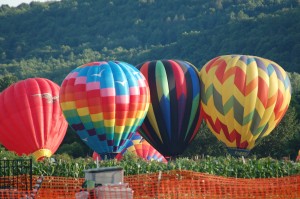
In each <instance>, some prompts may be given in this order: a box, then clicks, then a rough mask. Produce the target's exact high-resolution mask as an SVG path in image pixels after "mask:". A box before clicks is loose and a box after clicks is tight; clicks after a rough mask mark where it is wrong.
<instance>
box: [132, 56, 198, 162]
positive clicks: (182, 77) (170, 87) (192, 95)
mask: <svg viewBox="0 0 300 199" xmlns="http://www.w3.org/2000/svg"><path fill="white" fill-rule="evenodd" d="M137 68H138V69H139V70H140V71H141V72H142V73H143V75H144V76H145V78H146V79H147V81H148V84H149V88H150V98H151V104H150V108H149V111H148V113H147V117H146V118H145V120H144V123H143V125H142V127H141V128H140V129H139V132H140V133H141V135H142V136H143V138H145V139H146V140H147V141H148V142H149V143H150V144H151V145H152V146H153V147H154V148H155V149H156V150H157V151H158V152H160V153H161V154H162V155H163V156H165V157H171V156H177V155H180V154H182V153H183V151H184V150H185V149H186V147H187V146H188V144H189V143H190V142H191V141H192V140H193V139H194V137H195V135H196V134H197V132H198V130H199V127H200V124H201V119H200V115H201V114H200V80H199V76H198V71H197V69H196V67H194V66H193V65H192V64H190V63H188V62H186V61H181V60H156V61H148V62H144V63H142V64H139V65H138V66H137Z"/></svg>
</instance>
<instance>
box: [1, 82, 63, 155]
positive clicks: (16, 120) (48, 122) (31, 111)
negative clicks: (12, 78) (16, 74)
mask: <svg viewBox="0 0 300 199" xmlns="http://www.w3.org/2000/svg"><path fill="white" fill-rule="evenodd" d="M59 89H60V87H59V86H58V85H57V84H55V83H54V82H52V81H50V80H48V79H44V78H29V79H26V80H22V81H19V82H17V83H15V84H13V85H11V86H9V87H8V88H6V89H5V90H4V91H3V92H2V93H1V94H0V109H1V111H0V142H1V143H2V144H3V145H4V146H5V147H6V148H7V149H8V150H11V151H15V152H16V153H17V154H18V155H22V154H26V155H29V154H33V156H34V157H35V158H36V159H41V158H43V157H44V156H46V157H50V156H51V155H52V154H53V153H55V151H56V150H57V148H58V147H59V145H60V144H61V142H62V140H63V138H64V136H65V134H66V131H67V127H68V124H67V122H66V120H65V118H64V116H63V114H62V111H61V108H60V106H59V102H58V96H59Z"/></svg>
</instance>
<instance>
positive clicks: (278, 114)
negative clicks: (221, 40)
mask: <svg viewBox="0 0 300 199" xmlns="http://www.w3.org/2000/svg"><path fill="white" fill-rule="evenodd" d="M199 75H200V79H201V105H202V108H203V114H204V116H203V117H204V119H205V121H206V123H207V125H208V127H209V129H210V130H211V131H212V132H213V134H214V135H215V136H216V137H217V138H218V139H219V140H220V141H222V142H223V143H225V145H226V146H227V147H228V151H229V152H230V153H231V154H232V155H236V156H239V155H247V154H248V153H249V151H250V150H251V149H252V148H253V147H254V146H255V145H256V144H257V143H258V142H259V141H260V140H261V139H262V138H264V137H266V136H267V135H269V134H270V133H271V131H272V130H273V129H274V128H275V127H276V125H277V124H278V123H279V122H280V120H281V119H282V117H283V116H284V114H285V112H286V111H287V109H288V106H289V102H290V99H291V84H290V80H289V78H288V75H287V74H286V72H285V71H284V70H283V69H282V68H281V67H280V66H279V65H278V64H276V63H275V62H273V61H270V60H268V59H264V58H260V57H256V56H246V55H225V56H219V57H216V58H214V59H212V60H210V61H209V62H208V63H206V65H205V66H204V67H203V68H202V69H201V71H200V74H199Z"/></svg>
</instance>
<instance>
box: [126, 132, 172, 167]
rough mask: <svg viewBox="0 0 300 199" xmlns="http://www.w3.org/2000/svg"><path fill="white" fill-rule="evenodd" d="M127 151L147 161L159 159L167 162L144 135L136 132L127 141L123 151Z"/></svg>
mask: <svg viewBox="0 0 300 199" xmlns="http://www.w3.org/2000/svg"><path fill="white" fill-rule="evenodd" d="M127 152H130V153H132V154H135V155H136V156H138V157H140V158H142V159H144V160H147V161H153V160H154V161H158V162H164V163H167V162H168V161H167V160H166V159H165V157H164V156H163V155H161V154H160V153H159V152H158V151H157V150H156V149H155V148H154V147H153V146H151V145H150V144H149V143H148V142H147V141H146V140H145V139H143V137H142V136H141V135H140V134H139V133H136V134H135V135H134V136H133V137H132V138H131V139H130V141H129V142H127V143H126V147H125V149H124V150H123V151H122V152H121V153H122V154H123V155H124V154H125V153H127Z"/></svg>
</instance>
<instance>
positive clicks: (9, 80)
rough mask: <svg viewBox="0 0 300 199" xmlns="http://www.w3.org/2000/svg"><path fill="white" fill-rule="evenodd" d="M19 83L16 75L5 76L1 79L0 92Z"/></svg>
mask: <svg viewBox="0 0 300 199" xmlns="http://www.w3.org/2000/svg"><path fill="white" fill-rule="evenodd" d="M17 81H18V78H17V77H16V76H14V75H5V76H3V77H2V78H0V91H3V90H4V89H6V88H7V87H9V86H10V85H11V84H13V83H15V82H17Z"/></svg>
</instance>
